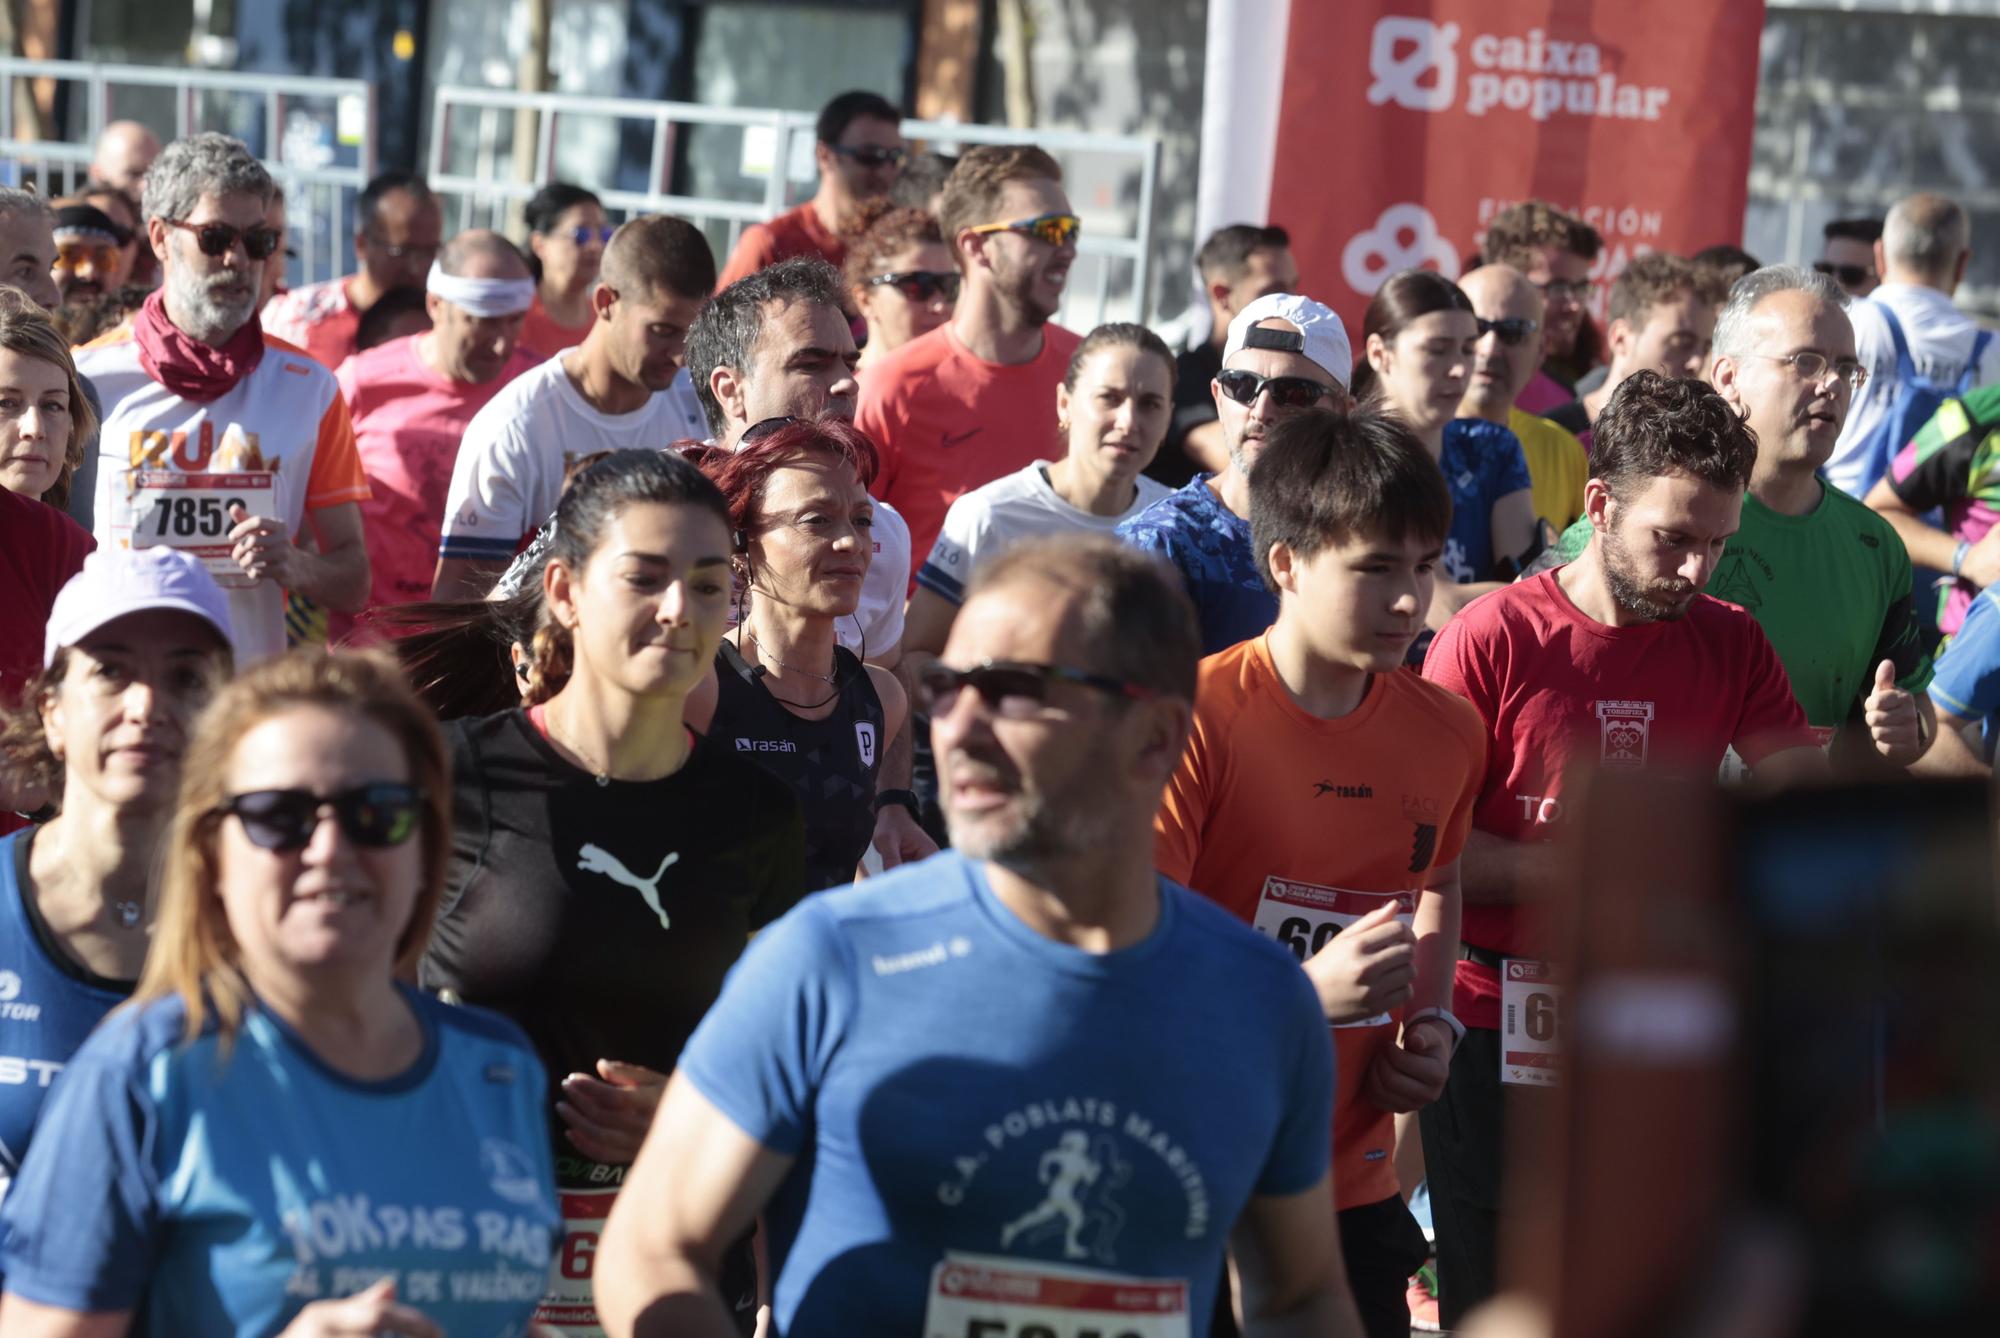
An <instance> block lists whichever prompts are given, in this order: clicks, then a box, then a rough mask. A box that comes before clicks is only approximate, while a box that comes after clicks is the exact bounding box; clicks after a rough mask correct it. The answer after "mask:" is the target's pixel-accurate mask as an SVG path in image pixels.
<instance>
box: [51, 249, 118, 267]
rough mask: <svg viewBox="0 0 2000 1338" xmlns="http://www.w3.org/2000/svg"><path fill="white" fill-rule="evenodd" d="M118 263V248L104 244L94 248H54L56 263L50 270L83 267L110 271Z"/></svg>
mask: <svg viewBox="0 0 2000 1338" xmlns="http://www.w3.org/2000/svg"><path fill="white" fill-rule="evenodd" d="M117 263H118V247H116V246H114V245H111V244H109V243H105V244H102V245H96V246H76V245H69V246H64V245H62V244H60V243H58V244H57V246H56V262H55V264H54V266H52V268H54V269H60V270H75V269H81V268H83V267H84V266H85V265H88V266H90V268H92V269H110V268H111V267H112V266H113V265H116V264H117Z"/></svg>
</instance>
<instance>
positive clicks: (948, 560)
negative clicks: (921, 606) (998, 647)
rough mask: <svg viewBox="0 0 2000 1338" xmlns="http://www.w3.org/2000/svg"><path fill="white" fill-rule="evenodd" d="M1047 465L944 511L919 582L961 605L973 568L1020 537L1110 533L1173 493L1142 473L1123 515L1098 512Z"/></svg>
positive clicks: (978, 492)
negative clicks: (1065, 494) (1075, 501)
mask: <svg viewBox="0 0 2000 1338" xmlns="http://www.w3.org/2000/svg"><path fill="white" fill-rule="evenodd" d="M1048 467H1049V465H1048V461H1046V460H1038V461H1036V462H1035V463H1034V464H1032V465H1029V466H1028V467H1027V468H1026V469H1021V470H1016V471H1015V472H1014V473H1012V474H1007V475H1004V476H1002V477H1000V478H997V479H995V480H993V482H991V483H989V484H986V485H985V486H984V487H980V488H974V489H973V490H972V491H971V492H969V493H966V494H965V495H964V496H963V497H961V498H959V499H958V500H957V501H955V502H953V503H952V504H951V509H950V510H949V511H947V512H945V513H944V528H943V529H941V530H939V531H938V538H937V544H936V546H935V547H933V548H932V549H931V555H930V557H929V558H928V559H926V560H925V562H924V565H923V567H922V568H921V569H920V570H919V571H918V572H917V584H918V585H920V586H923V587H924V588H925V589H926V590H933V591H936V592H937V593H938V594H940V595H943V596H944V597H945V598H946V599H948V600H950V601H951V602H952V603H954V604H962V603H964V602H965V583H966V582H967V581H969V580H971V579H972V573H973V570H974V569H975V568H976V567H977V566H978V565H979V564H980V563H981V562H982V561H984V560H985V559H987V558H989V557H992V556H993V555H994V554H996V553H1000V552H1003V551H1005V550H1006V549H1007V548H1008V547H1010V546H1011V545H1013V544H1014V543H1016V542H1017V541H1019V540H1021V539H1025V538H1028V537H1029V536H1031V535H1037V534H1062V533H1065V532H1067V531H1071V530H1082V531H1085V532H1086V533H1092V534H1103V535H1107V536H1108V535H1110V534H1112V532H1113V531H1115V530H1116V529H1117V528H1118V526H1119V525H1120V523H1122V522H1123V521H1125V520H1127V519H1129V518H1130V517H1132V516H1136V515H1138V514H1139V513H1140V512H1141V511H1144V510H1145V509H1146V508H1147V507H1149V506H1151V505H1152V504H1153V503H1155V502H1157V501H1159V500H1160V499H1161V498H1162V497H1165V496H1166V495H1167V494H1168V493H1169V492H1171V491H1173V490H1172V489H1171V488H1169V487H1167V485H1166V484H1164V483H1160V482H1157V481H1155V480H1153V479H1149V478H1147V477H1146V476H1145V475H1144V474H1141V475H1140V476H1139V478H1138V479H1137V483H1138V485H1139V488H1138V494H1137V495H1136V496H1135V497H1134V498H1133V499H1132V505H1131V506H1129V507H1127V508H1125V511H1124V513H1123V514H1122V515H1116V516H1094V515H1092V514H1091V513H1090V512H1088V511H1084V510H1081V509H1079V508H1077V507H1074V506H1071V505H1070V504H1069V503H1068V502H1066V501H1064V500H1063V499H1062V498H1061V497H1060V496H1058V495H1057V493H1056V490H1055V489H1054V488H1053V487H1052V486H1050V484H1049V478H1048V475H1047V474H1046V473H1045V472H1044V471H1045V470H1047V469H1048Z"/></svg>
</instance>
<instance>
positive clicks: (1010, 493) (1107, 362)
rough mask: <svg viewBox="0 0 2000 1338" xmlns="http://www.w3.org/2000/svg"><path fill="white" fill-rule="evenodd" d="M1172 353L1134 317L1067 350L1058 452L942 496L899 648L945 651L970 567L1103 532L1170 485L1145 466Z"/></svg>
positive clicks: (1166, 419) (1160, 428)
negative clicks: (955, 495)
mask: <svg viewBox="0 0 2000 1338" xmlns="http://www.w3.org/2000/svg"><path fill="white" fill-rule="evenodd" d="M1173 392H1174V355H1173V351H1172V350H1171V349H1169V348H1168V347H1167V346H1166V344H1165V343H1164V342H1163V341H1162V340H1161V339H1160V337H1159V336H1158V335H1156V334H1154V333H1153V332H1152V331H1151V330H1148V329H1147V328H1146V327H1144V326H1143V325H1128V324H1122V323H1114V324H1111V325H1100V326H1098V327H1097V328H1096V329H1095V330H1092V331H1091V332H1090V333H1089V334H1088V335H1086V336H1084V339H1083V342H1082V343H1081V344H1078V345H1077V348H1076V352H1075V353H1073V354H1071V355H1070V360H1069V369H1068V371H1066V372H1065V373H1064V374H1063V379H1062V384H1060V385H1059V386H1057V387H1056V404H1055V409H1056V415H1055V416H1056V432H1057V434H1058V437H1059V439H1060V440H1061V442H1062V446H1063V453H1062V455H1061V457H1060V458H1059V459H1055V460H1041V461H1037V462H1036V463H1034V464H1031V465H1029V466H1028V467H1027V468H1025V469H1021V470H1017V471H1016V472H1014V473H1012V474H1008V475H1006V476H1005V477H1003V478H999V479H995V480H994V481H993V482H991V483H989V484H987V485H986V486H984V487H982V488H974V489H973V490H972V491H971V492H969V493H967V494H965V496H963V497H961V498H959V499H958V500H957V501H955V502H953V503H952V504H951V509H950V510H949V511H947V512H946V513H945V517H944V528H943V530H942V531H940V532H939V534H938V539H937V544H936V546H934V547H933V548H932V549H931V553H930V557H929V559H928V560H926V561H925V562H924V564H923V566H922V567H921V568H919V569H918V571H917V591H916V593H915V594H914V595H913V596H911V598H910V611H909V619H908V621H907V622H906V623H905V625H904V629H903V654H904V655H906V656H909V655H916V656H919V657H920V663H921V661H927V660H929V659H931V658H933V657H935V656H936V655H937V654H938V652H939V651H941V650H943V649H944V642H945V637H946V636H948V635H949V634H950V632H951V624H952V620H953V619H954V618H956V617H957V616H958V606H959V604H960V603H962V602H963V600H964V598H965V586H966V583H967V582H968V581H970V580H971V579H972V573H973V572H974V571H975V570H976V569H977V568H978V566H979V564H980V563H982V562H984V561H986V560H987V559H988V558H991V557H994V556H996V555H998V554H999V553H1002V552H1004V551H1006V549H1007V548H1009V547H1010V546H1012V545H1013V544H1015V543H1018V542H1019V541H1020V540H1022V539H1026V538H1028V537H1030V536H1032V535H1040V534H1061V533H1065V532H1071V531H1078V530H1082V531H1088V532H1091V533H1098V534H1105V535H1109V534H1112V533H1113V532H1114V531H1116V530H1117V528H1118V526H1119V525H1120V524H1122V523H1124V522H1125V521H1126V520H1128V519H1130V518H1131V517H1133V516H1136V515H1138V514H1139V513H1140V512H1141V511H1144V510H1145V509H1146V508H1147V507H1149V506H1151V505H1152V504H1153V503H1155V502H1157V501H1159V500H1160V499H1161V498H1163V497H1165V496H1167V495H1168V493H1169V492H1170V491H1171V490H1170V489H1169V488H1168V487H1167V485H1166V484H1164V483H1161V482H1159V481H1158V480H1155V479H1151V478H1147V477H1146V475H1145V473H1144V470H1145V468H1146V466H1147V465H1149V464H1151V463H1152V461H1153V456H1154V455H1155V454H1157V453H1158V451H1159V449H1160V443H1161V442H1163V441H1165V440H1166V436H1167V426H1168V424H1169V423H1170V422H1171V421H1172V419H1173V411H1174V405H1173Z"/></svg>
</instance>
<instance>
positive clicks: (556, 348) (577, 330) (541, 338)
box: [514, 293, 597, 362]
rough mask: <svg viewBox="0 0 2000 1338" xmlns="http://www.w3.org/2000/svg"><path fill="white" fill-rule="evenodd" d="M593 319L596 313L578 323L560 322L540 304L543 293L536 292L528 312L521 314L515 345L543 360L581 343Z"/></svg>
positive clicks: (595, 319)
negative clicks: (565, 323)
mask: <svg viewBox="0 0 2000 1338" xmlns="http://www.w3.org/2000/svg"><path fill="white" fill-rule="evenodd" d="M596 321H597V317H596V316H594V315H593V316H592V317H591V318H590V319H589V320H587V321H585V322H584V323H583V324H581V325H562V324H559V323H558V322H557V321H556V318H555V317H553V316H551V315H549V309H548V308H547V307H545V306H543V305H542V295H541V294H540V293H537V294H535V300H534V301H533V302H531V303H529V304H528V314H527V315H525V316H523V317H522V318H521V338H520V342H519V343H517V344H515V345H514V347H516V348H520V349H526V350H527V351H528V352H529V353H531V354H533V355H534V358H535V361H537V362H545V361H547V360H548V359H550V358H553V357H554V356H555V355H556V354H558V353H561V352H564V351H565V350H568V349H572V348H575V347H576V346H577V345H578V344H581V343H582V342H583V337H584V336H585V335H587V334H589V333H590V327H591V326H592V325H593V324H595V323H596Z"/></svg>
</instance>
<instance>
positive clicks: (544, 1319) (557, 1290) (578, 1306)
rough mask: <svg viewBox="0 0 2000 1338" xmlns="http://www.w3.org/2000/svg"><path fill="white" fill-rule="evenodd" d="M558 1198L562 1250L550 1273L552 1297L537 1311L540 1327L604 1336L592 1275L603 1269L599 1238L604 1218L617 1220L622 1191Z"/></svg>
mask: <svg viewBox="0 0 2000 1338" xmlns="http://www.w3.org/2000/svg"><path fill="white" fill-rule="evenodd" d="M556 1197H557V1200H558V1202H559V1204H560V1206H561V1208H562V1216H563V1236H562V1252H561V1253H560V1254H558V1255H557V1256H556V1266H555V1268H554V1269H553V1270H551V1271H550V1273H549V1290H548V1294H547V1295H545V1296H544V1297H542V1303H541V1304H540V1305H538V1306H536V1307H535V1323H537V1324H546V1325H547V1326H548V1327H550V1328H552V1329H555V1330H556V1331H557V1332H559V1333H562V1334H566V1335H568V1338H604V1330H603V1329H602V1328H600V1327H599V1326H598V1323H597V1297H596V1293H595V1292H594V1291H593V1290H592V1286H591V1275H592V1274H593V1273H594V1272H595V1271H596V1268H597V1238H598V1237H599V1236H601V1235H603V1234H604V1220H605V1219H606V1218H608V1217H610V1216H611V1203H612V1200H614V1199H616V1198H617V1197H618V1191H617V1190H615V1189H565V1190H562V1191H560V1192H559V1193H558V1194H557V1196H556Z"/></svg>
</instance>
